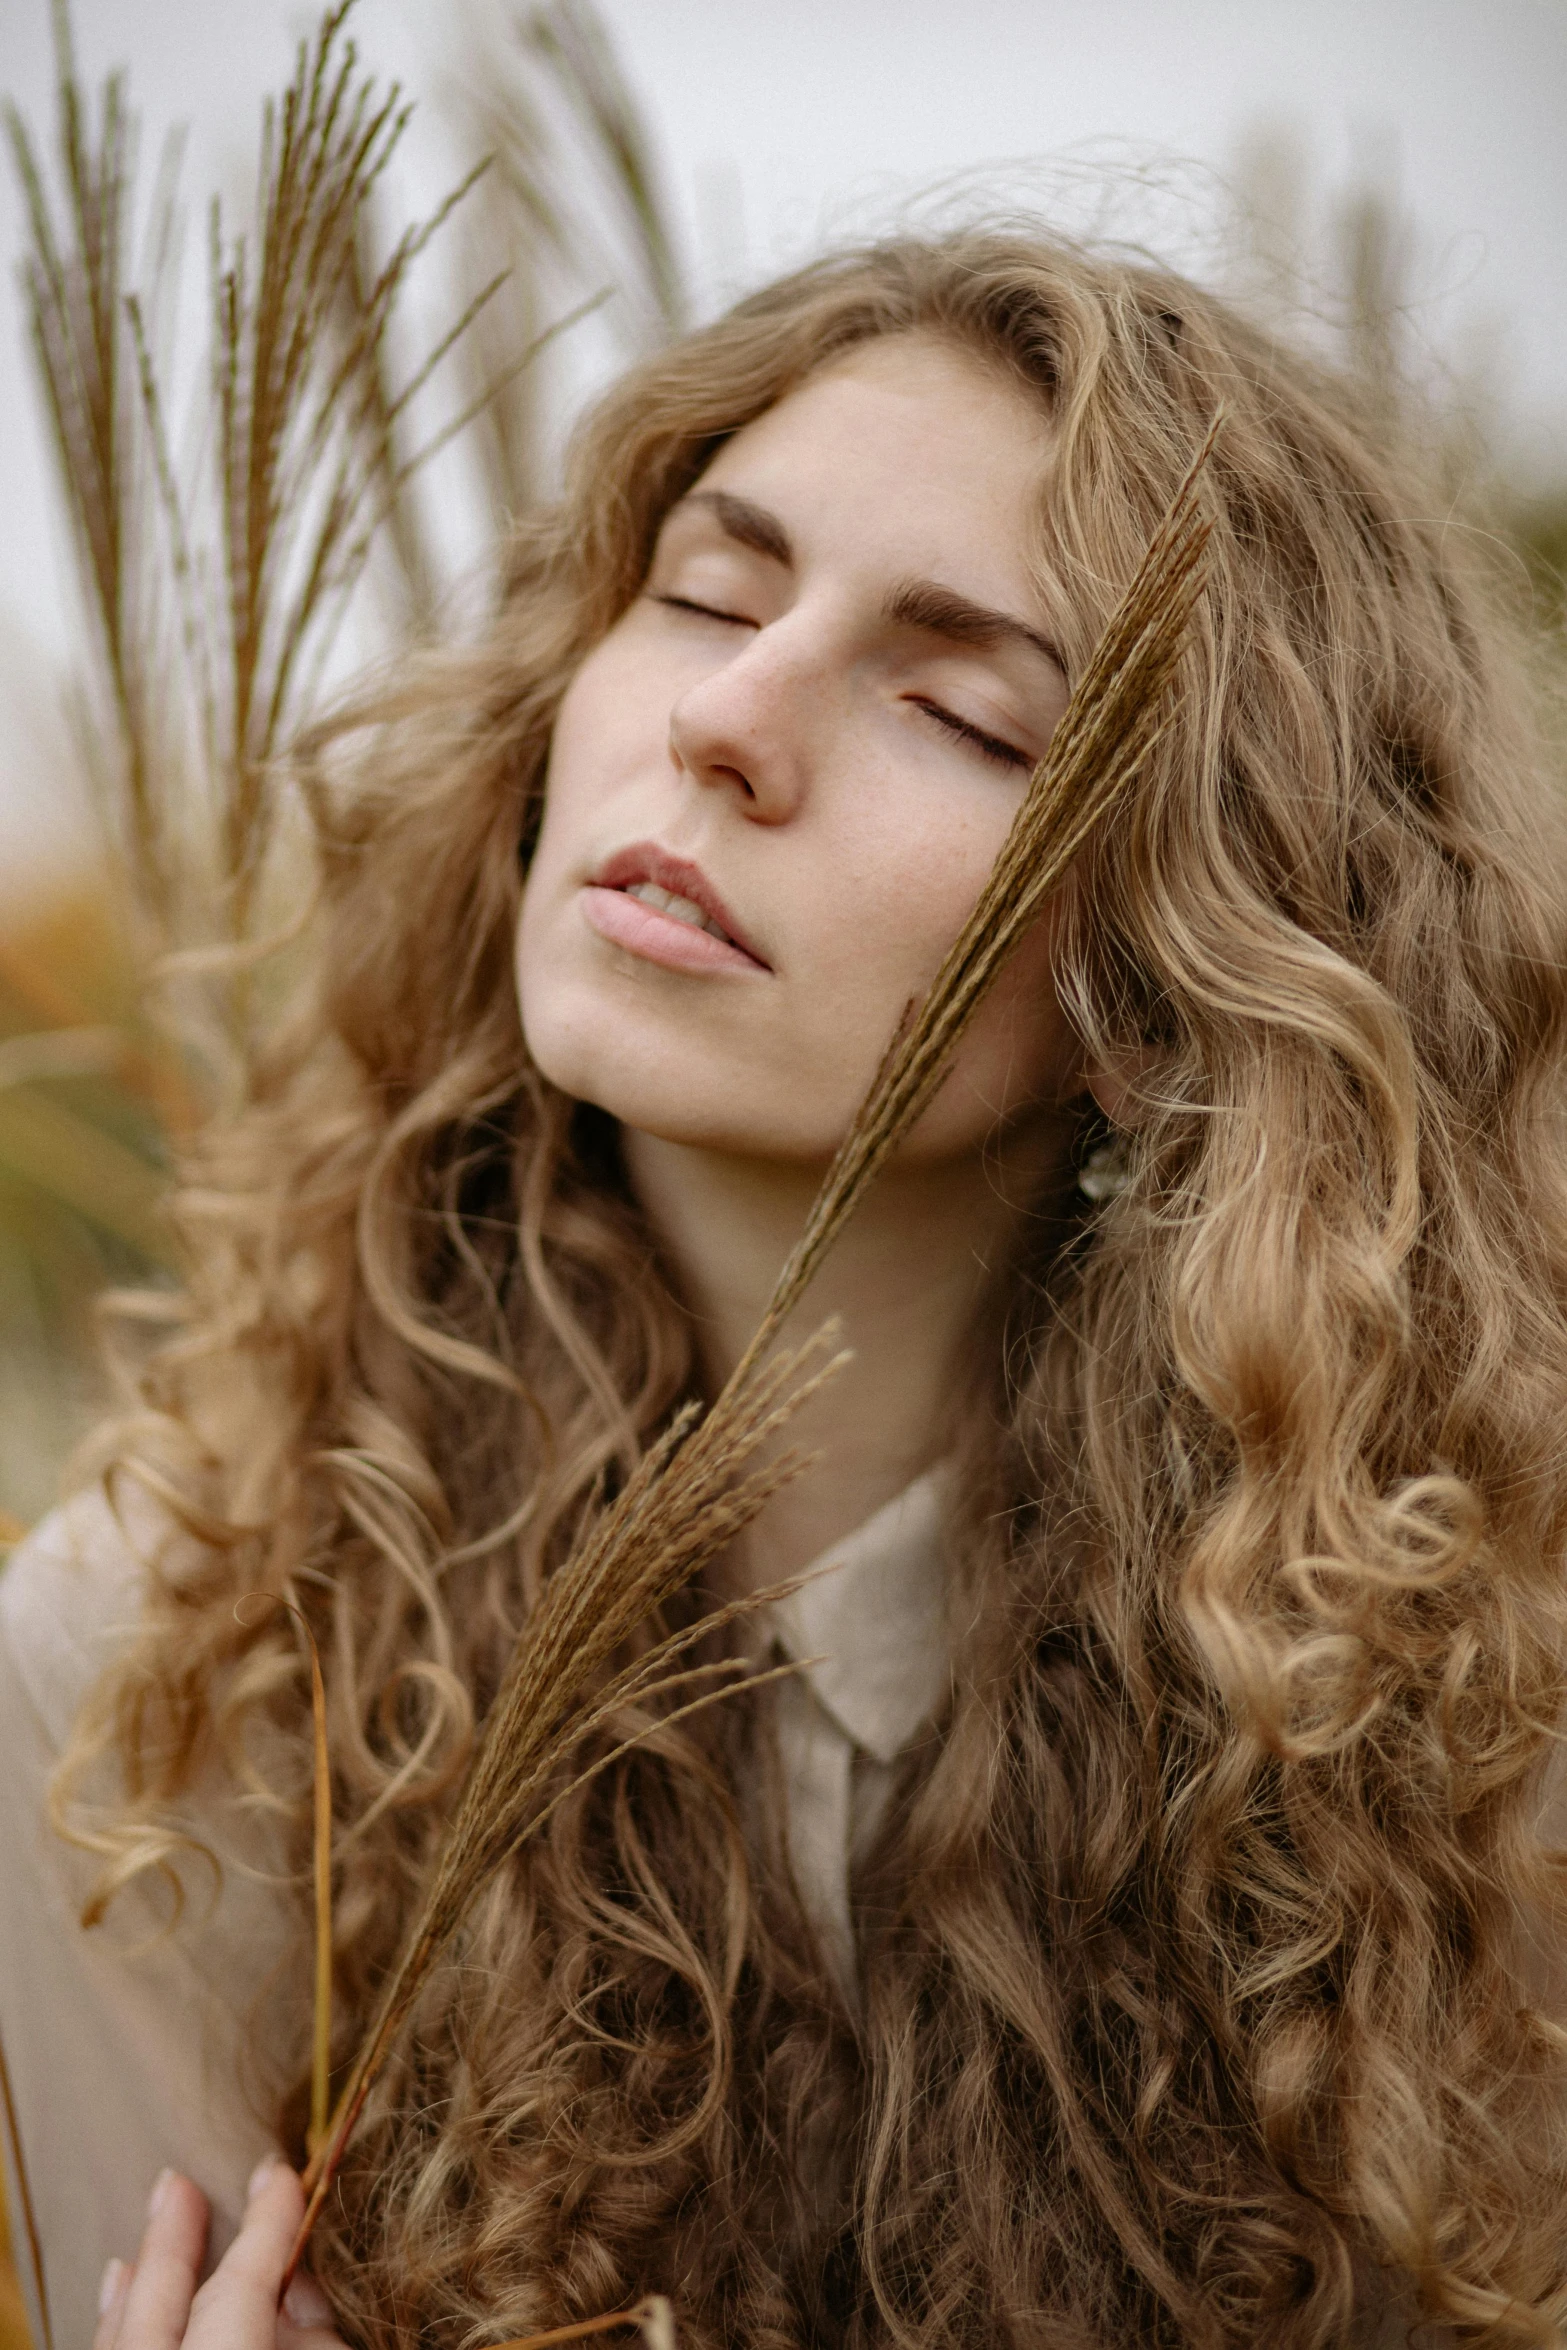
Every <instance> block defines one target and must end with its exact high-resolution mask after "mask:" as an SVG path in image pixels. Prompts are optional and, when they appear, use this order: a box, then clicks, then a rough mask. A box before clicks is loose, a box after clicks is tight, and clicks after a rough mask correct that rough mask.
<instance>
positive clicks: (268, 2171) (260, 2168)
mask: <svg viewBox="0 0 1567 2350" xmlns="http://www.w3.org/2000/svg"><path fill="white" fill-rule="evenodd" d="M276 2169H277V2156H276V2155H275V2154H263V2156H262V2157H261V2160H260V2161H259V2162H258V2163H257V2165H256V2167H255V2169H254V2170H253V2171H252V2172H251V2174H250V2184H249V2186H248V2187H247V2188H246V2189H245V2200H246V2201H247V2202H252V2201H254V2199H255V2197H256V2196H258V2195H259V2194H260V2192H261V2190H262V2188H263V2187H264V2186H265V2185H266V2183H267V2181H268V2179H270V2178H271V2176H272V2173H273V2172H274V2171H275V2170H276Z"/></svg>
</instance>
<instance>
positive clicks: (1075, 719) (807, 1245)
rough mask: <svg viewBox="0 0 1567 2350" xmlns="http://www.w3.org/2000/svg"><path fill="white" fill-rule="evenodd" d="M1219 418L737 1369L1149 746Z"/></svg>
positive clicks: (1200, 548) (1200, 562) (1158, 725)
mask: <svg viewBox="0 0 1567 2350" xmlns="http://www.w3.org/2000/svg"><path fill="white" fill-rule="evenodd" d="M1223 423H1224V419H1223V416H1222V414H1221V415H1219V416H1218V417H1216V418H1215V419H1214V422H1213V424H1212V425H1211V426H1210V428H1209V431H1208V434H1207V437H1206V439H1205V440H1204V442H1203V444H1202V447H1201V448H1200V449H1199V450H1198V452H1197V455H1196V457H1195V459H1194V460H1193V463H1192V465H1191V467H1190V470H1189V471H1188V473H1187V475H1186V478H1185V480H1184V481H1183V482H1182V484H1181V487H1180V489H1179V490H1178V491H1177V492H1176V495H1175V497H1174V499H1173V500H1172V502H1171V504H1170V506H1169V508H1168V510H1167V512H1166V514H1165V516H1164V519H1163V520H1162V521H1161V523H1160V524H1159V527H1158V529H1157V530H1156V531H1155V533H1154V535H1153V537H1152V539H1151V540H1150V541H1149V544H1148V548H1147V551H1146V553H1145V554H1144V556H1143V560H1142V562H1141V563H1140V565H1139V566H1138V569H1137V574H1136V577H1135V578H1134V579H1133V581H1132V584H1131V586H1130V587H1129V588H1128V590H1127V592H1126V594H1125V596H1124V597H1123V598H1122V601H1121V604H1120V606H1119V608H1118V610H1117V611H1116V613H1115V615H1114V617H1113V618H1112V620H1111V622H1110V624H1109V626H1108V627H1107V628H1106V630H1105V632H1104V634H1103V636H1102V637H1101V638H1100V640H1099V643H1098V645H1097V646H1096V647H1095V649H1094V654H1093V658H1092V659H1091V661H1090V662H1089V664H1088V666H1087V668H1086V669H1085V670H1084V672H1083V675H1082V677H1081V678H1080V679H1079V681H1078V684H1077V686H1076V687H1075V689H1074V690H1073V693H1072V698H1071V700H1070V701H1069V702H1068V704H1067V707H1066V711H1065V713H1064V715H1063V716H1062V719H1061V722H1060V724H1059V725H1058V726H1057V728H1056V730H1055V733H1054V734H1053V735H1052V737H1051V740H1050V748H1049V749H1048V750H1047V751H1046V753H1045V756H1044V757H1043V759H1042V760H1041V761H1040V763H1039V765H1038V766H1037V767H1036V768H1035V770H1034V773H1033V776H1032V778H1031V779H1030V782H1029V787H1028V792H1027V795H1026V797H1025V798H1024V801H1023V805H1022V806H1021V808H1020V809H1019V810H1018V813H1017V815H1016V817H1015V818H1014V820H1013V823H1012V828H1011V830H1010V831H1009V832H1008V834H1007V837H1006V839H1005V841H1004V842H1003V843H1002V848H1001V854H1000V855H999V857H998V858H997V859H996V862H995V865H994V867H993V869H992V871H991V875H990V878H989V880H988V881H987V882H986V884H985V887H984V889H983V890H982V891H981V892H980V896H979V901H978V903H977V904H976V906H975V908H974V911H973V913H972V914H971V915H970V916H969V918H968V920H967V922H966V923H965V924H964V926H963V928H962V930H961V931H960V932H959V934H958V936H957V938H956V939H955V940H954V942H953V944H952V946H951V948H950V949H949V951H948V953H947V956H946V959H945V961H944V962H943V963H942V966H941V968H940V970H939V971H938V972H937V974H936V976H935V978H934V979H933V980H932V982H931V985H930V987H929V989H928V991H927V993H926V995H925V999H924V1001H923V1003H922V1004H921V1005H920V1007H919V1011H918V1014H917V1015H916V1016H913V1017H911V1018H906V1020H905V1023H904V1025H903V1027H902V1028H901V1029H900V1031H899V1033H898V1034H897V1035H896V1036H895V1037H894V1038H893V1040H892V1042H891V1044H890V1045H889V1046H888V1049H887V1053H886V1056H885V1058H884V1059H883V1061H882V1065H881V1067H880V1069H878V1071H877V1073H876V1076H875V1078H874V1079H873V1081H872V1083H871V1087H870V1091H869V1092H868V1093H867V1094H866V1096H865V1099H864V1101H863V1102H862V1103H861V1104H860V1107H859V1109H858V1111H857V1112H856V1114H855V1118H854V1122H853V1124H852V1125H851V1126H850V1128H849V1131H848V1133H847V1134H846V1135H845V1136H844V1139H843V1142H842V1143H841V1145H840V1146H839V1149H838V1153H837V1156H836V1158H835V1159H834V1160H833V1163H832V1166H831V1167H830V1168H829V1169H828V1172H827V1177H826V1180H825V1182H824V1183H823V1185H822V1188H821V1190H820V1191H819V1192H818V1193H817V1195H816V1201H815V1204H814V1206H813V1207H812V1209H811V1212H810V1215H809V1216H808V1217H807V1219H806V1224H805V1229H804V1231H803V1232H802V1233H801V1235H800V1238H799V1240H798V1242H797V1243H796V1244H795V1247H794V1250H793V1252H792V1253H791V1255H790V1257H789V1260H788V1262H787V1264H786V1265H785V1266H784V1269H783V1271H782V1273H781V1274H780V1275H779V1277H778V1285H777V1288H776V1289H775V1290H774V1292H773V1296H772V1300H771V1302H770V1303H769V1305H768V1308H767V1311H766V1313H765V1314H764V1316H763V1317H762V1320H761V1322H760V1324H759V1325H758V1327H757V1331H756V1335H755V1337H754V1338H753V1339H752V1341H751V1344H750V1346H749V1347H748V1349H747V1350H746V1355H745V1358H744V1361H743V1362H742V1364H741V1366H740V1371H739V1372H737V1373H736V1377H739V1376H740V1374H741V1373H742V1372H744V1371H745V1370H746V1369H747V1368H748V1367H749V1365H750V1364H751V1363H752V1362H754V1361H755V1360H756V1359H757V1358H758V1357H759V1356H760V1355H761V1354H762V1353H764V1352H765V1350H766V1349H767V1348H768V1347H769V1346H770V1345H771V1344H772V1342H773V1340H774V1338H775V1337H776V1336H777V1334H778V1331H779V1329H780V1328H781V1326H782V1325H783V1323H784V1321H785V1320H786V1319H787V1317H788V1315H789V1314H790V1312H791V1311H792V1309H793V1308H794V1306H795V1305H796V1304H797V1303H798V1301H799V1299H800V1297H801V1295H802V1293H803V1292H804V1290H805V1288H806V1286H807V1284H808V1283H809V1281H810V1280H811V1277H812V1275H813V1274H814V1273H815V1271H816V1269H817V1267H818V1265H819V1264H820V1263H821V1261H822V1258H823V1257H824V1256H825V1255H826V1253H827V1251H828V1249H829V1248H831V1246H832V1244H833V1242H834V1240H835V1239H836V1238H837V1236H838V1233H839V1232H840V1231H841V1229H842V1227H843V1223H844V1219H845V1218H846V1217H847V1216H848V1215H849V1214H850V1212H851V1211H852V1209H853V1207H854V1204H855V1202H856V1201H857V1200H858V1198H859V1197H860V1194H861V1193H862V1192H863V1191H864V1189H865V1186H866V1185H867V1184H868V1183H869V1182H870V1181H871V1180H872V1178H873V1177H874V1176H875V1174H876V1172H877V1170H878V1169H879V1168H880V1167H881V1166H882V1165H883V1164H884V1162H885V1161H886V1158H887V1156H888V1154H889V1152H890V1151H892V1150H893V1149H894V1148H895V1146H896V1145H897V1143H898V1142H899V1141H900V1140H901V1139H902V1137H903V1136H904V1135H905V1134H907V1132H908V1131H909V1128H910V1127H911V1126H912V1125H913V1124H914V1122H915V1120H916V1119H917V1118H918V1117H919V1116H920V1115H921V1113H922V1112H923V1111H924V1110H926V1109H927V1108H928V1107H929V1106H930V1103H931V1102H932V1101H933V1100H934V1099H935V1096H936V1093H937V1091H938V1089H939V1087H940V1086H941V1083H942V1081H943V1079H944V1078H945V1076H946V1073H947V1070H948V1068H949V1067H950V1065H951V1060H952V1055H953V1052H954V1051H955V1049H956V1047H957V1043H958V1040H959V1038H960V1037H961V1035H962V1034H963V1031H964V1029H965V1028H966V1027H967V1026H968V1023H969V1021H970V1020H971V1019H972V1018H973V1017H974V1014H975V1012H976V1011H977V1010H978V1009H979V1006H980V1004H981V1003H982V1002H983V1001H984V999H985V997H986V996H987V995H988V994H989V992H990V990H991V988H992V986H993V985H994V984H995V981H996V979H997V977H998V976H999V974H1000V972H1001V969H1002V966H1003V965H1004V963H1005V962H1006V960H1007V957H1008V956H1009V955H1010V954H1011V953H1012V950H1013V949H1014V947H1016V946H1017V945H1018V943H1019V941H1020V940H1021V939H1022V937H1023V934H1024V932H1025V931H1026V930H1027V929H1028V928H1029V926H1030V924H1031V923H1032V922H1033V921H1034V920H1035V919H1036V917H1037V916H1038V914H1039V913H1040V911H1041V909H1042V908H1043V906H1044V904H1045V902H1046V900H1047V899H1048V898H1049V897H1050V896H1051V895H1052V893H1053V892H1054V891H1055V890H1056V889H1058V888H1059V887H1060V885H1061V883H1062V881H1063V880H1064V879H1065V877H1066V873H1067V869H1068V867H1069V866H1070V865H1071V864H1072V863H1073V862H1074V860H1075V859H1076V858H1077V856H1078V855H1079V853H1080V852H1081V850H1082V849H1083V848H1084V847H1085V846H1086V844H1087V841H1088V838H1089V835H1090V834H1091V833H1092V832H1094V831H1095V830H1096V829H1097V828H1098V826H1099V825H1100V824H1102V823H1103V821H1104V819H1105V817H1106V816H1107V815H1108V814H1109V812H1110V810H1111V808H1112V807H1113V806H1114V805H1115V803H1116V801H1117V800H1118V799H1120V798H1121V796H1122V795H1123V793H1124V792H1125V791H1126V790H1127V788H1128V786H1129V785H1130V784H1131V782H1132V780H1133V778H1134V777H1135V776H1136V774H1137V772H1138V770H1139V768H1140V767H1141V766H1142V763H1143V761H1144V760H1145V759H1146V757H1147V756H1148V753H1149V751H1150V750H1151V749H1152V748H1153V745H1154V742H1155V740H1156V739H1157V737H1158V735H1159V734H1160V732H1161V730H1162V727H1163V724H1164V720H1163V716H1162V714H1161V705H1162V703H1163V699H1164V693H1165V688H1166V687H1167V686H1168V684H1169V683H1170V680H1171V678H1172V677H1173V675H1174V672H1175V665H1176V662H1177V661H1178V659H1179V657H1180V653H1181V647H1182V645H1183V643H1184V642H1185V637H1186V626H1187V622H1188V621H1189V620H1190V618H1191V615H1192V612H1193V610H1194V608H1195V606H1196V603H1197V599H1198V597H1199V596H1200V595H1201V593H1202V589H1203V583H1204V578H1205V565H1204V553H1205V550H1206V547H1207V544H1208V537H1209V533H1210V531H1211V528H1212V525H1211V524H1210V523H1209V522H1208V521H1207V520H1206V519H1205V518H1204V516H1203V514H1202V511H1201V507H1200V504H1199V501H1198V481H1199V478H1200V476H1201V474H1202V471H1203V468H1204V467H1205V465H1206V464H1207V462H1208V459H1209V457H1210V455H1211V454H1212V451H1213V446H1214V443H1215V441H1216V440H1217V439H1218V436H1219V433H1220V432H1221V430H1222V429H1223ZM911 1011H912V1007H911Z"/></svg>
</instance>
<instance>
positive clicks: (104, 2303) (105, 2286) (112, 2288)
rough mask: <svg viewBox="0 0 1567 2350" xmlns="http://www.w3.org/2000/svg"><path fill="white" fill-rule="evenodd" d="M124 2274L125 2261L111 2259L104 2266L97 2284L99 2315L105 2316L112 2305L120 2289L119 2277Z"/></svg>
mask: <svg viewBox="0 0 1567 2350" xmlns="http://www.w3.org/2000/svg"><path fill="white" fill-rule="evenodd" d="M124 2274H125V2263H124V2261H123V2260H111V2261H109V2262H108V2263H107V2265H106V2266H105V2268H104V2272H103V2277H102V2280H101V2282H100V2283H99V2286H98V2315H99V2316H100V2317H107V2316H108V2314H109V2312H110V2310H111V2309H112V2308H113V2307H114V2304H115V2300H116V2298H117V2297H118V2294H119V2290H120V2279H121V2277H123V2276H124Z"/></svg>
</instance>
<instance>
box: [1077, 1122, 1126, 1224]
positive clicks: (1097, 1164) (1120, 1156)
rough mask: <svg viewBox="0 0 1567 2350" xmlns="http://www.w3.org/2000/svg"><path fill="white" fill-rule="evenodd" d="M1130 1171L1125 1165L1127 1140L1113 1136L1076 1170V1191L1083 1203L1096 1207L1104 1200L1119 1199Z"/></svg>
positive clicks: (1091, 1152) (1119, 1135) (1093, 1151)
mask: <svg viewBox="0 0 1567 2350" xmlns="http://www.w3.org/2000/svg"><path fill="white" fill-rule="evenodd" d="M1131 1180H1132V1170H1131V1168H1130V1166H1129V1165H1128V1164H1127V1158H1126V1137H1125V1135H1123V1134H1115V1135H1112V1136H1111V1138H1110V1140H1109V1141H1108V1142H1102V1143H1100V1145H1099V1147H1098V1149H1097V1150H1091V1151H1090V1152H1089V1154H1088V1156H1087V1158H1086V1159H1085V1160H1084V1161H1083V1163H1082V1165H1081V1167H1079V1169H1078V1170H1077V1188H1078V1190H1079V1191H1080V1192H1081V1193H1082V1195H1083V1197H1084V1198H1085V1199H1089V1200H1092V1201H1093V1203H1094V1205H1095V1207H1096V1208H1097V1207H1099V1206H1101V1205H1102V1204H1103V1202H1104V1201H1105V1200H1107V1199H1119V1198H1120V1196H1121V1194H1122V1192H1123V1191H1125V1190H1127V1189H1128V1187H1129V1186H1130V1184H1131Z"/></svg>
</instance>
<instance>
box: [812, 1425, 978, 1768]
mask: <svg viewBox="0 0 1567 2350" xmlns="http://www.w3.org/2000/svg"><path fill="white" fill-rule="evenodd" d="M948 1482H949V1480H948V1475H947V1472H946V1470H945V1469H944V1468H935V1469H931V1470H928V1471H927V1472H926V1474H925V1475H924V1476H923V1477H917V1478H916V1479H915V1481H914V1483H913V1484H912V1485H907V1486H905V1487H904V1489H903V1491H902V1492H901V1493H900V1494H898V1495H896V1496H895V1498H894V1499H893V1500H892V1501H889V1502H888V1503H887V1504H886V1505H885V1507H884V1508H882V1509H879V1510H877V1511H876V1512H875V1514H874V1516H872V1517H869V1518H867V1519H866V1520H865V1523H864V1524H863V1525H862V1526H857V1527H856V1528H855V1530H854V1532H853V1533H852V1534H847V1535H845V1536H844V1538H843V1540H842V1541H841V1542H835V1543H834V1544H833V1545H832V1547H831V1549H830V1550H824V1551H823V1552H822V1554H821V1556H820V1558H818V1559H816V1560H815V1561H814V1562H813V1564H812V1565H811V1567H809V1568H808V1569H807V1580H806V1581H804V1582H802V1583H801V1584H800V1585H799V1586H798V1588H797V1589H795V1590H794V1591H791V1592H790V1593H789V1594H788V1596H787V1597H786V1598H784V1599H780V1600H775V1601H773V1603H772V1605H771V1608H770V1609H769V1615H770V1618H771V1623H772V1629H773V1632H774V1635H775V1637H776V1639H777V1640H778V1643H779V1645H780V1646H781V1647H782V1648H783V1649H784V1651H785V1653H786V1654H787V1655H788V1656H790V1657H791V1658H793V1659H795V1660H797V1661H798V1660H803V1659H804V1658H807V1657H814V1658H817V1659H819V1660H820V1661H819V1662H817V1663H814V1664H808V1665H806V1666H805V1670H804V1678H805V1679H806V1680H807V1681H808V1682H809V1683H810V1686H811V1690H812V1692H813V1694H814V1695H815V1697H816V1699H817V1702H818V1703H819V1704H820V1705H821V1706H823V1707H824V1708H825V1710H826V1711H827V1712H828V1713H829V1714H830V1715H831V1716H832V1718H833V1720H834V1721H835V1722H836V1723H837V1725H838V1727H839V1728H840V1729H841V1730H842V1731H843V1733H844V1735H845V1737H847V1738H849V1739H852V1741H853V1742H854V1744H855V1745H856V1746H859V1747H863V1748H864V1750H865V1752H866V1753H867V1754H870V1755H872V1756H874V1757H875V1759H876V1761H877V1762H882V1763H890V1762H892V1761H893V1760H894V1759H895V1757H896V1756H897V1755H898V1754H900V1753H901V1752H902V1750H903V1749H904V1747H906V1746H908V1745H910V1744H911V1743H912V1741H913V1740H914V1739H915V1738H916V1737H917V1736H918V1734H919V1732H920V1731H921V1730H923V1729H924V1727H925V1725H926V1724H927V1722H929V1721H930V1719H931V1717H932V1715H933V1714H934V1713H935V1712H936V1711H937V1709H938V1707H939V1706H940V1704H941V1702H942V1699H943V1698H944V1697H945V1696H946V1694H947V1691H948V1689H949V1688H950V1686H951V1680H952V1658H951V1651H950V1649H949V1646H948V1642H947V1562H946V1546H945V1540H944V1536H945V1531H946V1504H947V1487H948Z"/></svg>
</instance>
